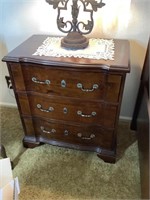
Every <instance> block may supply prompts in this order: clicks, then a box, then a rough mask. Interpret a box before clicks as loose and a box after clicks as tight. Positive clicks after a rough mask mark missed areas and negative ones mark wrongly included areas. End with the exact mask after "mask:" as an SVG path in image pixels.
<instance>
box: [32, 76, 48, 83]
mask: <svg viewBox="0 0 150 200" xmlns="http://www.w3.org/2000/svg"><path fill="white" fill-rule="evenodd" d="M32 81H33V82H34V83H38V84H45V85H50V83H51V81H50V80H45V81H39V80H37V78H36V77H32Z"/></svg>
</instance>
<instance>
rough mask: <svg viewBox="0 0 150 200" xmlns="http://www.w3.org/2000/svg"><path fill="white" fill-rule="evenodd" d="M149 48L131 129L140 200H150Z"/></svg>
mask: <svg viewBox="0 0 150 200" xmlns="http://www.w3.org/2000/svg"><path fill="white" fill-rule="evenodd" d="M149 48H150V42H149V44H148V48H147V52H146V57H145V61H144V66H143V70H142V75H141V82H140V86H139V91H138V95H137V99H136V104H135V108H134V113H133V118H132V121H131V129H133V130H136V131H137V136H138V147H139V162H140V173H141V198H142V199H150V193H149V188H150V184H149V156H150V155H149V122H150V101H149Z"/></svg>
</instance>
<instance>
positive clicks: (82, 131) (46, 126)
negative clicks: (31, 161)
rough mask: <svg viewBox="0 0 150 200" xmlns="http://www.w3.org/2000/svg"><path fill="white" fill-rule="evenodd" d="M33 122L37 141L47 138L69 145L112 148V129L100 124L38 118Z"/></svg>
mask: <svg viewBox="0 0 150 200" xmlns="http://www.w3.org/2000/svg"><path fill="white" fill-rule="evenodd" d="M33 123H34V128H35V132H36V137H37V138H38V139H39V141H42V140H43V141H44V142H45V140H49V141H57V142H64V143H69V144H70V145H71V144H72V145H81V146H89V147H98V148H106V149H112V143H113V142H112V141H113V136H114V134H113V133H114V130H109V129H103V128H101V127H100V126H93V125H87V126H86V125H82V124H80V125H77V124H67V123H66V124H65V123H63V124H62V123H56V122H49V121H45V120H40V119H34V120H33Z"/></svg>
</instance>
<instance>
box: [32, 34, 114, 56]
mask: <svg viewBox="0 0 150 200" xmlns="http://www.w3.org/2000/svg"><path fill="white" fill-rule="evenodd" d="M61 39H62V37H48V38H47V39H46V40H44V42H43V44H42V45H41V46H40V47H38V49H37V50H36V52H35V53H34V54H33V55H38V56H52V57H61V56H63V57H72V56H73V57H78V58H90V59H104V60H114V48H115V44H114V41H113V40H112V39H110V40H106V39H96V38H91V39H89V46H88V47H87V48H85V49H80V50H70V49H69V50H67V49H64V48H62V47H61Z"/></svg>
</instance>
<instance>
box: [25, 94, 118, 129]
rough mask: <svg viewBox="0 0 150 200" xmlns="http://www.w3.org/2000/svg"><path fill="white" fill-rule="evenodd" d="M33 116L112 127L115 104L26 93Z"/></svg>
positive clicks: (114, 116)
mask: <svg viewBox="0 0 150 200" xmlns="http://www.w3.org/2000/svg"><path fill="white" fill-rule="evenodd" d="M28 99H29V104H30V108H31V113H32V115H33V116H37V117H44V118H49V119H54V120H55V119H56V120H64V121H73V122H77V123H94V124H100V125H102V126H106V127H110V128H113V127H114V125H115V118H116V113H117V106H115V105H111V104H106V103H101V102H93V101H82V100H78V99H70V98H62V97H57V98H56V97H55V98H54V97H43V96H39V95H32V94H29V95H28Z"/></svg>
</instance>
